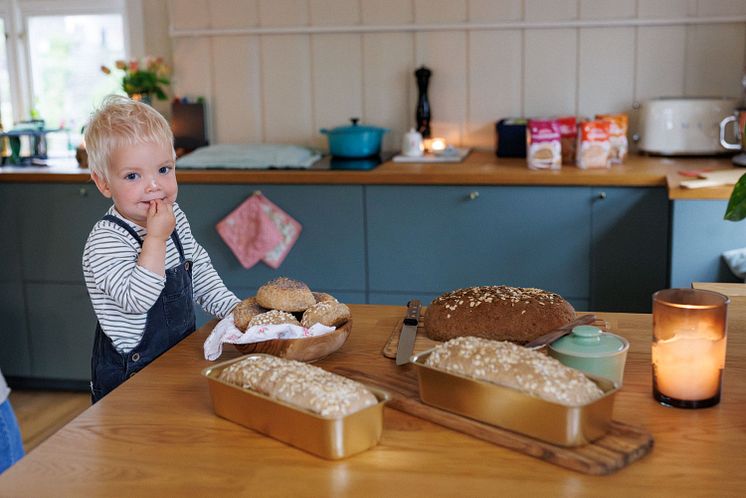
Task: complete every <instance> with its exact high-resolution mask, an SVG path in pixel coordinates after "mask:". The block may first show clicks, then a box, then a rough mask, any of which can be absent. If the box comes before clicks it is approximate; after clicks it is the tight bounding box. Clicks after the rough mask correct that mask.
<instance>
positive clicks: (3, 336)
mask: <svg viewBox="0 0 746 498" xmlns="http://www.w3.org/2000/svg"><path fill="white" fill-rule="evenodd" d="M0 320H2V325H0V369H1V370H2V371H3V375H5V376H6V377H9V376H17V377H28V376H30V375H31V347H30V346H31V345H30V342H29V333H28V327H27V324H26V307H25V300H24V298H23V287H22V286H21V284H20V282H0Z"/></svg>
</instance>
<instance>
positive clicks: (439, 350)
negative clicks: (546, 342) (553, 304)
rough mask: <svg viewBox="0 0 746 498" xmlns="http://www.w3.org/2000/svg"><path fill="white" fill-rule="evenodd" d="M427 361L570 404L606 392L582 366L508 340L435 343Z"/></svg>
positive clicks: (580, 402) (427, 362)
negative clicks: (566, 364)
mask: <svg viewBox="0 0 746 498" xmlns="http://www.w3.org/2000/svg"><path fill="white" fill-rule="evenodd" d="M425 364H426V365H427V366H429V367H433V368H438V369H441V370H445V371H447V372H453V373H456V374H459V375H463V376H465V377H471V378H474V379H478V380H484V381H487V382H492V383H493V384H498V385H501V386H505V387H510V388H513V389H517V390H519V391H521V392H524V393H526V394H530V395H531V396H536V397H538V398H542V399H544V400H546V401H551V402H554V403H560V404H563V405H567V406H578V405H585V404H588V403H590V402H592V401H595V400H597V399H598V398H600V397H601V396H603V394H604V393H603V391H602V390H601V389H599V388H598V386H597V385H596V384H594V383H593V382H592V381H591V380H590V379H588V378H587V377H586V376H585V375H584V374H583V373H582V372H580V371H579V370H575V369H574V368H570V367H568V366H565V365H563V364H562V363H560V362H559V361H558V360H556V359H555V358H552V357H550V356H547V355H545V354H542V353H540V352H538V351H533V350H531V349H527V348H524V347H522V346H518V345H516V344H513V343H510V342H505V341H491V340H489V339H482V338H479V337H458V338H456V339H451V340H450V341H448V342H446V343H444V344H441V345H439V346H437V347H435V348H434V349H433V352H432V354H430V356H429V357H428V358H427V361H426V362H425Z"/></svg>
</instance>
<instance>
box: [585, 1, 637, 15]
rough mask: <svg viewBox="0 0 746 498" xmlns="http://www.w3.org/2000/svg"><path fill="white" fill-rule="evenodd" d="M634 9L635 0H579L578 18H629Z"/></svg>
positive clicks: (635, 5) (634, 11)
mask: <svg viewBox="0 0 746 498" xmlns="http://www.w3.org/2000/svg"><path fill="white" fill-rule="evenodd" d="M636 9H637V3H636V1H635V0H580V19H630V18H633V17H635V15H636Z"/></svg>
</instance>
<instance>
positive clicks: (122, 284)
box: [83, 203, 240, 353]
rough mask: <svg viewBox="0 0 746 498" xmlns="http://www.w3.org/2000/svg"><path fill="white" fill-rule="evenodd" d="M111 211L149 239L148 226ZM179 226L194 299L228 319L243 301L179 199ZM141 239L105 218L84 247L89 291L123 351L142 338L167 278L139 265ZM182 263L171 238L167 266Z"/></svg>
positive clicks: (108, 332)
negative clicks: (202, 243) (196, 236)
mask: <svg viewBox="0 0 746 498" xmlns="http://www.w3.org/2000/svg"><path fill="white" fill-rule="evenodd" d="M108 214H111V215H114V216H116V217H118V218H121V219H122V220H124V221H125V222H126V223H128V224H129V225H130V226H132V228H134V229H135V231H136V232H137V233H138V234H139V235H140V237H141V238H144V237H145V236H146V235H147V230H146V229H145V228H143V227H141V226H139V225H136V224H134V223H132V222H130V221H128V220H126V219H124V218H123V217H122V216H121V215H120V214H119V213H117V211H116V209H114V207H113V206H112V207H111V208H110V209H109V211H108ZM174 216H175V217H176V231H177V233H178V235H179V239H180V241H181V245H182V247H183V249H184V257H185V258H186V259H189V260H191V261H192V284H193V288H194V300H195V301H196V302H197V303H198V304H199V305H200V306H202V308H203V309H204V310H205V311H207V312H208V313H210V314H212V315H214V316H216V317H218V318H223V317H225V316H226V315H227V314H228V313H230V312H231V310H233V307H234V306H235V305H236V304H238V303H239V302H240V300H239V299H238V298H237V297H236V296H235V295H234V294H233V293H232V292H231V291H229V290H228V289H227V288H226V287H225V284H223V281H222V280H221V278H220V276H219V275H218V273H217V271H215V268H213V266H212V262H211V261H210V256H209V255H208V254H207V251H205V250H204V248H202V246H200V245H199V244H198V243H197V241H196V240H195V239H194V237H193V236H192V231H191V228H190V227H189V222H188V221H187V218H186V215H185V214H184V212H183V211H182V210H181V209H180V208H179V206H178V205H177V204H176V203H174ZM140 250H141V246H140V244H139V243H138V242H137V241H136V240H135V239H134V238H133V237H132V235H130V234H129V233H128V232H127V231H126V230H125V229H124V228H122V227H120V226H119V225H117V224H116V223H113V222H111V221H107V220H99V221H98V222H97V223H96V224H95V225H94V226H93V230H91V233H90V235H89V236H88V241H87V242H86V245H85V249H84V250H83V275H84V277H85V282H86V287H88V295H89V296H90V298H91V303H92V304H93V310H94V311H95V312H96V316H97V317H98V321H99V323H100V324H101V328H102V329H103V331H104V333H105V334H106V335H107V336H109V337H110V338H111V340H112V342H113V343H114V347H115V348H116V349H117V350H118V351H120V352H122V353H127V352H129V351H131V350H132V349H133V348H134V347H135V346H137V344H138V343H139V342H140V339H141V338H142V335H143V332H144V331H145V321H146V319H147V315H148V311H149V310H150V308H151V307H152V306H153V304H155V302H156V301H157V300H158V296H160V294H161V291H163V287H164V285H165V283H166V277H162V276H160V275H158V274H156V273H153V272H152V271H150V270H147V269H145V268H143V267H142V266H139V265H138V264H137V258H138V257H139V255H140ZM178 263H179V251H178V249H176V246H175V245H174V242H173V240H171V238H169V239H168V241H167V242H166V268H172V267H174V266H176V265H177V264H178Z"/></svg>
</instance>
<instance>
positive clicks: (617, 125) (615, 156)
mask: <svg viewBox="0 0 746 498" xmlns="http://www.w3.org/2000/svg"><path fill="white" fill-rule="evenodd" d="M596 119H603V120H604V121H607V122H608V123H609V145H610V150H609V161H610V162H611V164H622V163H623V162H624V158H625V157H627V150H628V149H629V142H628V141H627V127H628V126H627V124H628V119H627V115H626V114H597V115H596Z"/></svg>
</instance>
